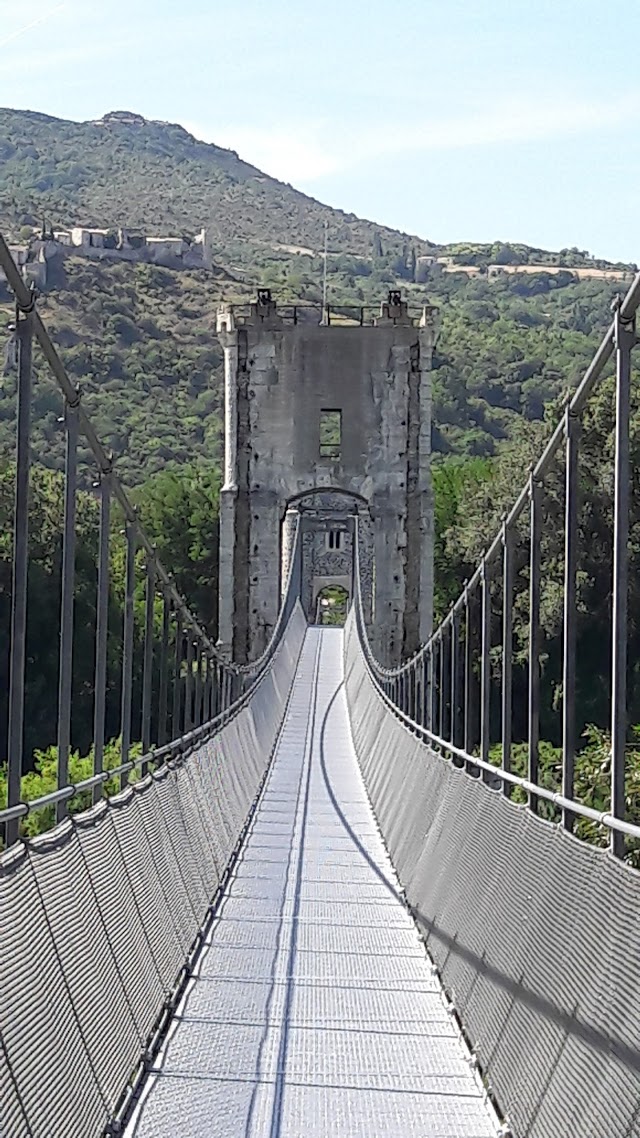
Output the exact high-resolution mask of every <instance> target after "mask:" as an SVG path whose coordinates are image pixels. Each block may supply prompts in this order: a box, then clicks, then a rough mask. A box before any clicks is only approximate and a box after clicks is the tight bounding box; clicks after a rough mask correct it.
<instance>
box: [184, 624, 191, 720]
mask: <svg viewBox="0 0 640 1138" xmlns="http://www.w3.org/2000/svg"><path fill="white" fill-rule="evenodd" d="M192 727H193V630H192V629H190V628H188V629H187V674H186V677H185V685H184V733H185V735H186V734H187V733H188V732H189V731H191V728H192Z"/></svg>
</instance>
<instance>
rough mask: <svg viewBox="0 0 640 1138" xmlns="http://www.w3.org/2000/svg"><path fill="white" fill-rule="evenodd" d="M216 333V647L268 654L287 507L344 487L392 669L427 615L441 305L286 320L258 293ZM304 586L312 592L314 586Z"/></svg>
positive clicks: (245, 655)
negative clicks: (363, 534)
mask: <svg viewBox="0 0 640 1138" xmlns="http://www.w3.org/2000/svg"><path fill="white" fill-rule="evenodd" d="M218 334H219V337H220V340H221V342H222V345H223V348H224V353H225V408H226V411H225V482H224V485H223V488H222V492H221V526H220V534H221V550H220V624H219V627H220V647H221V648H222V649H223V650H224V651H225V652H227V653H229V654H230V655H231V654H232V655H233V656H234V658H235V659H237V660H248V659H251V658H255V657H256V656H258V655H259V654H260V652H261V651H262V650H263V648H264V647H265V646H266V644H267V642H268V639H269V636H270V634H271V631H272V629H273V627H274V625H275V622H276V619H277V614H278V604H279V596H280V582H281V574H282V559H283V552H282V551H283V523H284V521H285V515H287V510H289V511H290V513H289V516H288V517H289V524H290V520H291V510H295V509H298V508H300V509H302V508H303V505H304V501H305V498H308V499H312V498H313V497H314V496H315V498H316V499H317V496H318V494H324V495H325V496H326V497H327V501H328V502H329V503H330V502H331V501H334V500H335V498H334V492H336V491H337V492H339V494H340V495H341V501H342V503H343V504H342V508H341V509H340V510H337V509H336V518H338V517H340V518H344V516H345V511H346V512H347V513H348V512H349V511H350V512H351V513H352V514H353V513H359V514H360V515H361V516H362V517H363V518H364V519H366V526H367V532H368V535H369V540H370V542H371V551H372V562H373V564H372V582H371V598H370V609H371V624H372V634H373V643H374V646H375V649H376V651H377V652H378V653H379V655H380V658H382V659H386V660H387V661H388V663H389V664H391V663H397V662H398V661H399V660H400V659H401V658H402V656H403V655H406V654H408V653H411V652H413V651H415V649H416V648H417V647H418V646H419V644H420V642H421V641H424V640H425V639H426V637H427V636H428V634H429V632H430V629H431V621H432V605H433V500H432V488H431V470H430V451H431V445H430V440H431V377H430V370H431V360H432V352H433V347H434V344H435V341H436V337H437V314H436V312H435V310H433V309H426V310H425V311H424V312H423V314H422V318H421V319H420V320H419V322H417V323H414V321H413V320H412V319H411V318H410V317H409V315H408V313H407V307H406V305H405V304H403V303H402V302H401V301H400V300H399V298H398V297H397V295H395V294H392V295H391V296H390V299H389V302H387V303H385V304H383V305H382V306H381V312H380V316H379V317H378V318H377V319H376V320H374V322H373V324H372V325H370V326H359V325H358V326H349V325H334V324H332V325H330V326H327V325H325V324H318V323H310V322H306V321H305V322H298V323H287V322H286V321H285V319H284V318H283V316H282V315H281V314H280V313H279V312H278V308H277V306H276V304H275V303H273V302H272V301H271V298H270V296H268V295H266V294H261V296H260V299H259V302H258V303H257V304H255V305H252V306H251V311H250V313H249V314H246V313H244V311H243V314H242V315H241V314H240V310H239V309H234V308H233V307H232V306H231V307H230V306H226V307H224V308H223V309H221V311H220V313H219V316H218ZM327 431H329V433H327ZM316 504H317V502H316ZM347 506H348V508H347ZM327 513H329V515H330V509H329V511H327V508H325V509H324V511H323V515H324V516H323V519H322V524H323V526H324V528H325V529H326V526H327V524H328V522H330V516H329V518H327ZM316 544H317V543H316ZM340 568H341V572H340V573H339V574H338V575H339V576H340V579H341V580H343V578H344V566H341V567H340ZM305 573H306V574H307V575H310V574H313V573H316V575H317V574H321V575H323V579H324V573H325V570H324V569H323V568H322V566H321V565H320V563H319V564H318V566H316V568H315V569H314V565H313V560H312V559H311V560H310V559H309V558H305ZM303 593H305V594H306V595H308V596H312V595H313V586H312V582H311V581H308V582H304V581H303ZM378 628H380V629H382V628H384V630H385V632H384V639H383V640H380V642H378V637H377V635H376V630H377V629H378Z"/></svg>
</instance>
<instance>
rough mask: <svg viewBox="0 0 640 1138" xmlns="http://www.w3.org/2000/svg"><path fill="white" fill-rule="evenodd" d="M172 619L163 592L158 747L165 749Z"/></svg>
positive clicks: (169, 601)
mask: <svg viewBox="0 0 640 1138" xmlns="http://www.w3.org/2000/svg"><path fill="white" fill-rule="evenodd" d="M170 617H171V599H170V597H169V596H168V595H167V592H166V590H164V589H163V590H162V638H161V640H160V690H159V692H158V730H157V739H158V746H159V747H163V746H164V744H165V743H166V741H167V697H168V692H169V675H168V668H169V620H170Z"/></svg>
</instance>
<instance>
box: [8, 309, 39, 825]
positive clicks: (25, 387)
mask: <svg viewBox="0 0 640 1138" xmlns="http://www.w3.org/2000/svg"><path fill="white" fill-rule="evenodd" d="M16 336H17V340H18V410H17V416H18V420H17V430H16V484H15V502H14V517H13V574H12V589H11V648H10V656H9V723H8V771H7V775H8V785H7V805H8V806H16V805H17V804H18V802H19V801H20V787H21V782H22V755H23V750H24V685H25V663H26V639H27V570H28V560H29V481H30V465H31V456H30V448H29V437H30V434H31V393H32V347H33V317H32V314H31V313H30V312H29V313H26V314H25V315H21V314H20V313H19V312H18V315H17V324H16ZM5 836H6V843H7V845H8V846H10V845H12V844H13V843H14V842H16V841H17V840H18V820H17V819H16V818H11V819H10V820H9V821H8V822H7V825H6V835H5Z"/></svg>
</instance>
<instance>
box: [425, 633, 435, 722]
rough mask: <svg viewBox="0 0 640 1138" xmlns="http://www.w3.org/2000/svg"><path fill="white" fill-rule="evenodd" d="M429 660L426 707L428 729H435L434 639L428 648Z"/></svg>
mask: <svg viewBox="0 0 640 1138" xmlns="http://www.w3.org/2000/svg"><path fill="white" fill-rule="evenodd" d="M428 652H429V660H428V664H427V695H426V708H427V729H428V730H429V731H433V728H434V724H435V720H434V717H433V708H434V702H433V701H434V694H433V691H434V687H435V672H434V662H433V641H431V643H430V644H429V648H428Z"/></svg>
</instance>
